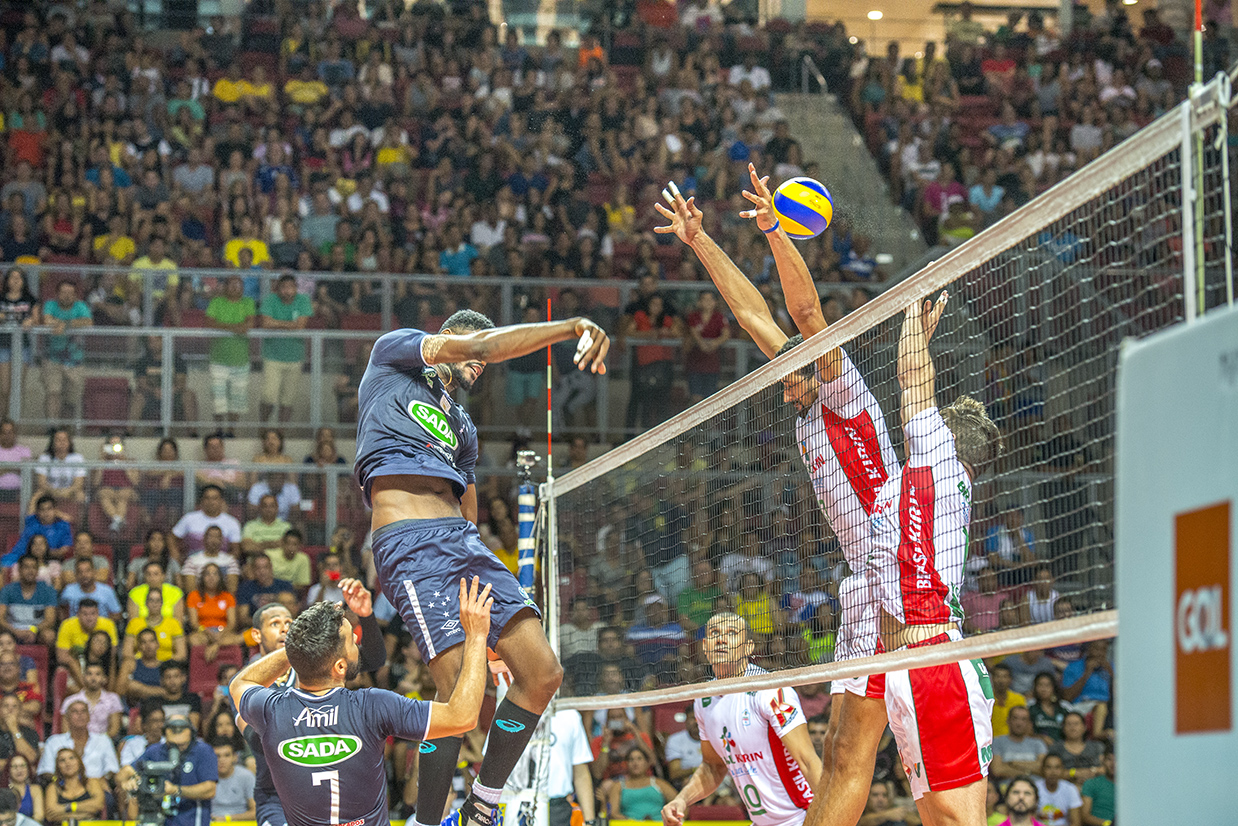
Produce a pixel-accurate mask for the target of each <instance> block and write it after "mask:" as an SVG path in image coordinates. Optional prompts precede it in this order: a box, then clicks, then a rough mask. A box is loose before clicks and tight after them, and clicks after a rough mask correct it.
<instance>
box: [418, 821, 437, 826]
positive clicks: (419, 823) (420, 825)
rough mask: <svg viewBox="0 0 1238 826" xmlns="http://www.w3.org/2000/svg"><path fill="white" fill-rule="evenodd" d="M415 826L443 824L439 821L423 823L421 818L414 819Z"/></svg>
mask: <svg viewBox="0 0 1238 826" xmlns="http://www.w3.org/2000/svg"><path fill="white" fill-rule="evenodd" d="M413 826H442V824H439V823H422V822H421V821H420V820H413Z"/></svg>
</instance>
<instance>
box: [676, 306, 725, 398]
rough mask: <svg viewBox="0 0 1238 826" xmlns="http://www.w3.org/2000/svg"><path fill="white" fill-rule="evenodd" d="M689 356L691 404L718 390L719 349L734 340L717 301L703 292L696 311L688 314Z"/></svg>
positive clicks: (688, 372) (686, 361)
mask: <svg viewBox="0 0 1238 826" xmlns="http://www.w3.org/2000/svg"><path fill="white" fill-rule="evenodd" d="M687 334H688V336H687V353H686V354H685V358H684V370H685V371H686V372H687V374H688V394H689V396H691V399H692V404H696V403H697V402H699V401H700V400H701V399H704V398H705V397H706V396H712V395H713V394H714V393H715V392H717V390H718V375H719V374H720V373H721V372H722V357H721V354H720V353H719V349H720V348H721V347H722V345H723V344H726V343H727V342H728V341H729V340H730V339H731V326H730V325H729V324H727V320H726V316H725V315H723V313H722V311H721V310H719V309H718V297H717V296H716V295H715V294H714V293H712V292H703V293H701V295H700V297H699V298H697V301H696V308H695V309H693V310H692V312H690V313H688V325H687Z"/></svg>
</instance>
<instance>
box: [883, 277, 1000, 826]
mask: <svg viewBox="0 0 1238 826" xmlns="http://www.w3.org/2000/svg"><path fill="white" fill-rule="evenodd" d="M932 312H933V305H932V304H931V303H930V302H927V301H926V302H924V303H923V305H921V303H920V302H919V301H917V302H916V303H914V304H912V305H911V306H909V307H908V308H907V311H906V316H905V317H904V319H903V328H902V333H901V335H900V337H899V343H898V382H899V386H900V387H901V388H902V394H901V408H902V420H903V435H904V438H905V441H906V451H907V461H906V463H904V465H903V467H902V468H901V469H900V470H899V472H898V474H896V475H895V476H893V477H892V478H891V479H890V480H889V481H888V482H886V484H885V485H884V486H883V487H882V488H881V491H880V492H879V493H878V495H877V501H876V503H875V504H874V506H873V514H872V530H873V544H872V549H873V568H874V570H875V571H876V572H877V573H878V575H879V576H880V579H881V640H882V644H883V646H884V648H885V650H887V651H895V650H898V649H903V648H919V647H922V646H930V645H938V644H941V643H945V642H949V641H950V640H961V639H962V638H963V635H962V633H961V632H960V631H959V625H960V624H961V622H962V620H963V609H962V607H961V605H960V603H959V594H960V593H961V591H962V589H963V574H964V568H965V566H966V562H967V550H968V532H967V531H968V526H969V525H970V524H971V505H972V484H973V482H974V481H975V478H976V476H978V475H979V474H980V473H983V472H984V471H985V470H987V469H988V468H989V467H991V466H992V465H993V464H994V463H995V462H996V461H997V458H998V456H1000V455H1001V452H1002V447H1003V446H1002V438H1001V433H1000V432H999V431H998V429H997V425H995V424H993V422H992V421H991V420H990V419H989V417H988V415H987V414H986V413H985V410H984V405H983V404H981V403H980V402H978V401H976V400H975V399H972V398H969V397H967V396H962V397H960V398H959V399H958V400H957V401H955V402H954V403H953V404H951V405H950V406H949V407H946V408H941V409H939V408H938V406H937V398H936V379H937V374H936V370H935V368H934V366H933V359H932V356H931V355H930V353H929V349H928V340H927V338H926V336H925V330H924V321H925V318H926V317H927V316H928V315H929V314H930V313H932ZM886 711H887V713H888V714H889V717H890V729H891V730H892V731H893V732H894V739H895V741H896V742H897V743H898V750H899V754H900V756H901V757H902V760H903V766H904V768H905V769H906V772H907V779H908V781H909V782H910V784H911V791H912V796H913V797H914V798H915V800H916V807H917V808H918V809H919V811H920V815H921V817H922V818H923V819H924V821H925V822H926V823H936V824H945V823H950V824H964V825H966V826H983V824H984V823H985V796H986V794H987V784H986V778H987V777H988V771H989V761H990V760H991V759H992V754H993V749H992V744H993V724H992V714H993V688H992V685H991V684H990V682H989V675H988V672H987V671H986V670H985V667H984V663H983V662H982V661H980V660H978V659H976V660H962V661H960V662H956V663H948V664H946V665H937V666H929V667H926V668H913V669H910V670H908V669H902V670H899V671H891V672H888V673H887V674H886Z"/></svg>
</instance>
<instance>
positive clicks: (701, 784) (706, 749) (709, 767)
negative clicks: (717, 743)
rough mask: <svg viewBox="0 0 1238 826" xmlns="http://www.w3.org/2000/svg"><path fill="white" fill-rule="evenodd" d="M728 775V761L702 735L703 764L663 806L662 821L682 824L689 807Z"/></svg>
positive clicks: (706, 794) (707, 794)
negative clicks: (724, 760)
mask: <svg viewBox="0 0 1238 826" xmlns="http://www.w3.org/2000/svg"><path fill="white" fill-rule="evenodd" d="M726 776H727V770H726V763H724V762H723V761H722V758H721V757H720V756H719V755H718V752H717V751H715V750H714V747H713V745H712V744H711V743H710V742H709V741H708V740H707V739H705V738H704V737H702V738H701V765H699V766H697V767H696V771H694V772H693V773H692V776H691V777H689V778H688V782H687V783H685V784H684V785H683V790H682V791H680V792H679V794H677V795H675V797H674V798H672V799H671V802H670V803H667V804H666V805H665V806H663V807H662V822H663V823H664V824H666V826H682V825H683V822H684V820H685V819H686V818H687V816H688V807H689V806H691V805H692V804H693V803H696V802H697V801H698V800H704V799H705V798H706V797H708V796H709V795H711V794H713V793H714V792H715V791H717V789H718V787H719V786H721V785H722V781H723V780H725V779H726Z"/></svg>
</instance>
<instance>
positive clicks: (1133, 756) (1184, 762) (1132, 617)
mask: <svg viewBox="0 0 1238 826" xmlns="http://www.w3.org/2000/svg"><path fill="white" fill-rule="evenodd" d="M1116 530H1117V534H1116V537H1117V551H1116V555H1117V559H1118V570H1117V599H1118V606H1119V634H1118V644H1117V668H1116V672H1117V686H1116V689H1115V697H1116V706H1115V710H1116V715H1117V808H1118V814H1117V820H1116V822H1117V823H1118V824H1121V826H1161V824H1166V823H1235V822H1238V806H1236V805H1235V802H1234V783H1235V780H1236V779H1238V733H1236V732H1235V729H1234V706H1235V691H1234V690H1235V686H1238V677H1236V675H1235V667H1236V665H1238V660H1236V659H1235V657H1234V656H1233V650H1234V640H1233V637H1234V626H1233V616H1234V607H1235V606H1234V598H1235V594H1238V578H1236V571H1238V568H1236V567H1235V565H1234V559H1233V557H1234V553H1233V549H1234V538H1235V536H1238V310H1227V311H1217V312H1215V313H1213V314H1210V315H1209V316H1207V317H1205V318H1203V319H1201V320H1200V321H1198V322H1196V323H1194V324H1190V325H1180V326H1178V327H1175V328H1173V329H1171V330H1167V331H1165V332H1162V333H1159V334H1157V335H1154V336H1151V337H1150V338H1148V339H1145V340H1144V341H1141V342H1139V343H1131V344H1129V345H1128V346H1127V347H1126V348H1125V349H1124V350H1123V353H1122V360H1121V365H1120V367H1119V372H1118V420H1117V526H1116Z"/></svg>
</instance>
